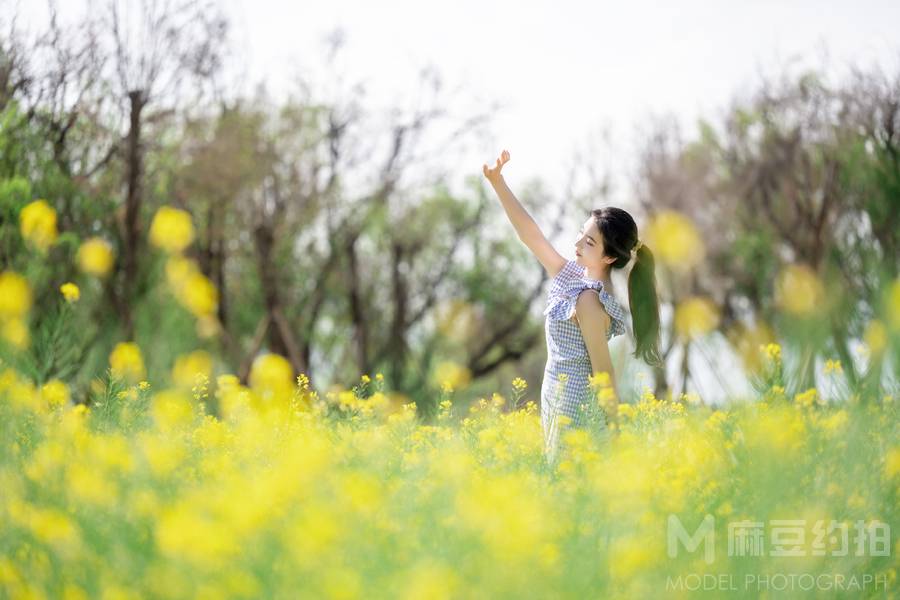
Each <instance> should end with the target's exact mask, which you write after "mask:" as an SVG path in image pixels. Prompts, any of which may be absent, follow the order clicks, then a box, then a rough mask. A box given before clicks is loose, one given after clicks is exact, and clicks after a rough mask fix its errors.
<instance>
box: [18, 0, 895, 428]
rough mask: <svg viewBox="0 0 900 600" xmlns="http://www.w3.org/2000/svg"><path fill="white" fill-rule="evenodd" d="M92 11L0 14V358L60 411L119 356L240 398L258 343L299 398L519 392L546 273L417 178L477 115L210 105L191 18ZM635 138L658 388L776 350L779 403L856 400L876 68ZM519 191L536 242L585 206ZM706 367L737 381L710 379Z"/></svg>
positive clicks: (216, 27) (877, 238)
mask: <svg viewBox="0 0 900 600" xmlns="http://www.w3.org/2000/svg"><path fill="white" fill-rule="evenodd" d="M116 6H117V3H115V2H113V3H110V4H109V5H108V6H104V7H103V10H100V11H98V12H97V13H96V14H91V15H87V16H85V17H84V18H83V20H82V21H80V22H77V23H74V24H70V25H65V26H64V25H61V24H60V23H58V22H57V20H56V19H51V21H50V23H49V24H48V27H47V29H46V30H45V31H44V32H42V33H41V34H40V35H37V36H26V35H23V34H21V33H20V32H18V31H17V30H16V28H15V24H14V20H13V21H10V20H5V21H3V22H2V25H3V28H2V31H0V266H2V271H4V272H5V273H13V274H20V275H22V276H23V277H24V278H25V280H26V281H27V282H28V287H29V290H30V291H29V293H30V295H31V296H30V299H29V300H28V302H26V304H27V305H28V307H29V308H30V310H21V309H17V308H15V306H13V305H15V304H16V303H15V302H9V303H8V304H9V307H7V310H6V313H5V314H4V315H3V319H4V323H3V332H4V335H3V338H4V340H5V342H4V344H5V351H4V355H5V356H6V360H8V361H14V362H16V364H17V365H18V367H19V368H20V369H22V370H23V372H25V373H27V374H29V375H30V376H31V377H33V378H34V379H35V380H36V382H37V383H43V382H45V381H47V380H49V379H51V378H62V379H66V380H67V381H71V385H72V387H73V399H74V400H75V401H85V400H86V399H87V398H88V394H89V392H90V382H91V379H92V378H93V377H96V376H97V375H98V374H99V373H102V372H103V371H104V370H105V369H106V368H107V366H109V365H110V364H111V363H112V362H114V361H113V360H112V356H111V353H113V352H114V349H115V348H117V347H121V346H117V345H118V344H120V343H123V342H134V343H135V344H136V345H137V347H138V348H139V349H140V360H141V361H142V362H143V363H145V368H146V376H147V377H148V378H149V379H151V380H153V381H154V382H158V383H155V385H160V386H161V385H164V383H165V382H168V381H171V380H172V379H174V378H175V371H176V365H177V364H178V361H179V360H181V361H182V364H183V361H184V360H187V359H186V358H185V357H188V356H202V357H206V358H204V359H203V360H202V361H201V362H203V364H204V365H205V366H204V369H205V370H209V371H210V373H208V374H209V375H213V374H215V373H219V374H222V373H235V374H237V375H238V377H239V380H240V381H241V382H242V383H244V382H246V381H247V379H248V377H249V375H250V371H251V365H252V364H253V361H254V359H255V358H256V357H257V356H258V355H259V354H260V353H265V352H269V353H276V354H279V355H281V356H283V357H285V358H286V359H287V361H288V362H289V363H290V366H291V369H292V371H293V375H295V376H296V375H297V374H300V373H306V374H308V375H309V376H310V379H311V381H312V384H313V385H315V386H319V387H322V386H325V385H335V386H337V387H340V388H342V389H346V387H347V386H349V385H351V384H352V382H353V381H355V380H357V378H358V377H359V376H360V374H374V373H376V372H378V373H384V376H385V378H386V379H387V381H388V383H389V387H390V388H391V389H393V390H396V391H397V393H399V394H401V395H405V396H409V397H411V398H415V399H416V401H418V402H420V408H423V406H422V404H421V403H425V404H426V405H427V406H426V408H429V409H431V410H433V409H434V408H435V406H436V404H437V399H438V398H439V396H438V391H439V390H440V389H441V388H442V387H443V388H444V390H445V391H446V389H447V388H448V386H449V388H451V389H453V390H459V391H463V390H465V391H466V393H467V394H468V395H469V397H470V398H474V397H476V396H477V395H479V394H482V395H483V394H489V393H490V392H489V390H498V389H503V383H502V382H505V381H509V380H510V379H512V377H513V376H515V375H520V374H521V375H524V376H525V378H526V379H528V380H529V381H535V382H539V380H540V377H541V373H542V370H543V365H544V361H545V359H546V349H545V345H544V337H543V335H544V333H543V324H542V322H541V321H540V318H539V317H540V312H539V311H538V306H539V305H540V304H541V302H542V301H543V296H544V285H545V281H546V277H545V274H544V273H543V271H542V270H540V268H539V265H537V264H536V262H535V261H533V260H532V259H531V257H530V256H529V255H528V254H527V250H526V249H525V248H524V247H523V246H522V245H521V244H520V243H519V242H518V240H516V239H515V237H514V236H513V235H512V233H513V232H512V230H511V229H510V228H509V227H508V224H507V223H506V222H505V221H504V220H503V214H502V211H501V210H499V207H497V206H493V202H492V199H491V196H490V195H489V194H488V193H487V192H486V190H485V187H484V185H483V183H482V182H481V177H480V164H479V165H477V166H476V165H473V169H472V173H473V175H472V178H471V180H470V182H471V185H470V186H469V189H468V190H467V192H466V193H464V194H462V195H456V194H452V193H450V192H449V191H448V186H447V185H446V180H445V176H444V174H442V173H440V172H435V171H434V170H433V169H431V168H430V167H431V165H432V164H433V161H434V160H435V157H434V156H431V155H429V154H428V152H427V148H428V147H439V148H441V151H442V152H443V151H448V150H449V149H450V148H452V147H453V146H454V145H460V144H464V143H467V142H468V141H471V140H472V139H473V138H474V137H475V136H477V135H478V133H479V130H480V128H481V126H482V124H483V123H484V121H485V120H486V119H487V118H489V116H490V115H489V113H488V112H487V111H486V112H485V114H483V115H467V117H466V118H465V119H464V120H463V119H459V120H457V121H454V120H453V118H452V117H450V116H449V111H448V110H447V106H446V105H445V104H446V103H448V102H450V101H452V98H451V97H450V96H449V95H448V94H437V93H435V94H434V96H435V97H436V98H440V99H441V101H440V102H438V101H434V102H433V103H432V104H429V103H428V102H426V101H423V102H422V104H421V105H417V106H414V107H413V108H412V109H403V108H400V107H398V108H397V109H396V110H394V111H391V113H390V116H389V117H384V116H382V115H377V116H376V117H375V118H373V117H372V115H373V114H374V112H373V111H372V110H371V109H370V108H369V107H367V106H366V102H367V100H366V98H365V94H364V93H363V92H362V91H361V90H360V89H358V88H357V87H352V86H351V87H350V88H349V89H348V90H346V91H344V92H342V93H341V94H338V95H337V97H332V98H329V99H327V100H326V99H324V98H323V97H320V96H317V95H316V92H315V91H314V88H313V86H312V85H309V84H308V83H304V84H301V85H300V86H299V89H300V92H299V93H298V94H297V95H295V96H294V97H292V98H290V99H288V100H285V101H277V102H276V101H275V100H273V99H272V98H271V97H270V96H269V95H268V94H267V92H266V90H265V89H264V88H262V87H261V88H259V89H258V91H257V92H256V93H255V94H254V95H253V96H252V97H234V96H233V95H231V94H229V93H228V90H227V85H226V83H225V82H226V81H227V78H226V77H225V73H226V71H227V68H228V59H229V56H230V53H231V52H233V47H232V45H231V42H230V39H229V35H228V34H229V27H228V22H227V20H226V19H225V17H224V16H223V15H222V14H221V13H220V12H219V11H218V9H217V8H216V6H215V4H214V3H206V2H186V3H181V4H179V5H178V8H177V10H167V11H164V12H162V11H161V12H158V13H154V12H153V8H154V6H158V5H155V4H153V3H144V6H145V7H146V8H147V10H146V11H145V13H146V14H145V15H144V16H143V18H138V19H137V20H135V19H127V18H125V16H123V15H122V14H121V13H120V12H119V11H117V10H116ZM138 36H140V38H139V39H141V40H143V43H141V44H136V43H134V39H138ZM338 49H339V48H334V50H335V51H337V50H338ZM323 60H328V58H327V57H326V58H323ZM422 85H423V88H425V87H428V86H431V87H433V89H434V91H435V92H437V90H438V89H439V85H440V84H439V78H432V77H431V76H430V75H429V74H424V75H423V81H422ZM446 122H449V127H450V129H451V131H452V134H451V135H449V136H448V137H447V139H446V140H445V142H444V143H440V144H436V145H433V146H428V144H426V143H425V142H424V140H426V139H430V138H433V137H434V136H437V135H439V134H438V133H435V132H436V131H441V129H440V128H441V127H446V126H447V125H446ZM645 131H646V137H645V139H644V140H642V145H641V152H640V156H639V161H638V164H639V168H638V169H637V171H636V173H635V177H634V182H633V183H634V188H633V194H632V196H631V197H632V202H631V203H630V204H628V205H627V206H623V207H624V208H626V209H627V210H629V211H630V212H632V213H633V214H634V215H635V216H636V218H637V220H638V223H639V227H640V229H641V231H642V237H643V238H644V239H645V243H647V244H648V245H649V247H650V248H651V249H652V250H653V251H654V253H655V254H656V255H657V258H658V260H659V263H658V265H659V271H658V274H657V275H658V279H659V283H660V298H661V301H662V303H663V305H664V314H665V315H668V317H669V318H667V319H666V320H665V323H664V325H665V331H664V339H663V351H664V354H665V356H666V359H667V364H668V368H667V369H665V370H663V369H660V370H659V371H657V372H654V373H652V377H651V378H652V388H653V391H654V392H655V393H656V395H657V396H659V397H666V396H668V397H672V396H673V395H677V394H678V393H683V392H687V391H691V390H696V389H697V385H696V384H697V381H698V379H699V378H702V377H704V375H703V374H701V373H699V371H706V372H707V375H706V376H707V377H709V376H710V375H709V373H710V372H711V373H712V375H711V376H713V377H715V378H718V379H719V380H720V381H727V380H729V379H732V378H736V377H738V376H741V375H742V374H741V373H740V370H743V371H744V372H746V373H748V374H751V375H752V374H753V373H754V372H756V371H758V370H759V369H760V368H761V365H760V363H759V361H760V352H759V347H760V346H761V345H765V344H768V343H770V342H778V343H780V344H781V345H782V347H783V348H784V352H785V354H786V359H787V358H788V356H791V357H793V359H792V360H793V361H794V362H793V363H792V368H791V379H790V380H789V381H787V382H786V384H787V385H788V386H789V393H797V392H800V391H802V390H806V389H808V388H809V387H811V386H813V385H814V383H815V369H816V365H817V364H821V363H822V362H823V361H824V360H826V359H828V360H831V359H835V360H840V362H841V365H842V366H843V369H842V371H841V373H842V376H843V377H845V378H846V381H847V383H848V385H849V386H851V389H853V390H855V391H857V392H858V393H861V394H863V396H865V397H875V398H878V397H880V394H881V393H882V386H884V385H885V384H886V382H887V381H889V380H890V377H892V376H894V377H895V375H896V373H897V371H898V370H897V365H898V361H900V358H898V352H897V351H896V350H897V337H898V331H900V279H898V258H900V256H898V253H900V245H898V232H900V223H898V212H900V156H898V153H900V73H894V74H884V73H882V72H879V71H875V70H873V71H863V70H857V71H854V76H853V77H852V78H850V79H849V80H847V81H844V82H842V83H840V84H835V85H829V84H826V83H825V82H824V81H823V80H822V78H821V77H820V75H818V74H817V73H815V72H810V73H805V74H803V75H802V76H800V77H799V78H797V77H789V76H783V77H781V78H775V79H773V80H764V81H762V82H761V83H760V84H759V86H758V88H757V89H756V90H755V91H754V92H753V93H752V94H751V95H750V96H749V97H746V98H741V99H739V100H735V101H734V103H733V105H732V106H730V107H728V109H727V110H726V111H724V113H723V116H722V117H721V118H720V119H718V120H715V121H714V120H712V119H710V120H702V121H700V122H699V123H698V124H697V130H696V131H695V132H692V135H689V136H685V135H683V134H682V132H681V131H680V129H679V127H678V125H677V123H676V122H675V121H674V120H668V119H659V120H650V119H648V122H647V123H646V128H645ZM485 158H486V159H487V158H490V157H485ZM586 160H587V161H588V162H590V160H591V158H590V157H588V158H587V159H586ZM567 192H568V191H567ZM517 193H518V194H519V197H520V198H521V199H522V201H523V203H524V204H526V205H527V206H528V207H529V210H530V211H531V212H532V213H533V215H534V216H535V218H536V220H538V222H539V223H541V224H542V226H543V227H544V228H545V232H546V233H547V235H548V237H550V238H553V237H556V236H557V235H558V234H559V232H560V231H563V230H564V228H565V227H566V226H568V222H569V220H571V219H574V220H573V221H571V222H572V223H576V222H580V221H579V219H581V218H582V217H580V216H579V214H575V213H576V212H578V211H579V210H582V209H584V214H587V210H588V209H590V208H594V207H597V206H600V205H602V204H604V203H606V200H607V198H606V196H605V195H604V192H603V190H602V189H600V190H599V191H596V193H593V194H591V195H590V196H589V197H587V198H583V199H582V200H580V201H578V204H579V206H578V208H574V206H573V205H574V203H573V200H572V195H566V196H565V197H558V198H554V197H553V195H552V194H549V193H547V192H546V191H544V190H543V188H542V186H541V185H540V182H534V183H533V184H532V185H529V186H527V187H526V188H525V189H521V190H517ZM37 200H43V201H44V202H45V204H35V201H37ZM582 204H584V206H581V205H582ZM547 207H551V208H553V207H556V208H558V209H560V210H559V211H558V212H556V213H553V214H551V211H550V210H548V208H547ZM170 208H171V209H177V210H176V211H172V212H169V209H170ZM26 209H27V211H26ZM554 214H555V215H556V216H554ZM157 219H158V221H157ZM51 221H52V223H51ZM154 228H157V230H156V233H155V234H154ZM42 232H43V233H42ZM559 250H560V251H561V252H563V253H564V254H565V253H566V252H567V251H568V250H569V249H568V248H559ZM65 282H74V283H75V284H76V285H77V286H78V288H79V289H80V298H79V300H78V301H77V302H65V301H64V300H63V297H62V296H61V294H60V286H61V285H62V284H63V283H65ZM6 284H8V286H10V287H6V288H4V290H2V291H3V293H5V294H12V293H13V292H14V290H16V289H19V288H16V285H17V284H16V283H15V281H13V279H8V281H7V282H6ZM6 284H4V285H6ZM622 289H625V286H624V285H623V286H622ZM10 290H13V291H10ZM16 293H17V292H16ZM10 297H12V296H10ZM20 304H21V303H20ZM536 305H538V306H536ZM628 343H630V342H628ZM194 351H202V352H203V353H204V354H202V355H191V354H190V353H192V352H194ZM726 352H731V353H733V354H734V355H735V356H736V357H738V358H739V359H740V362H739V363H736V364H739V365H740V367H739V369H738V370H734V372H731V371H730V370H729V369H724V368H723V367H722V366H721V364H718V363H717V362H716V358H717V357H719V356H721V355H722V354H723V353H726ZM129 356H130V355H129ZM626 356H627V355H626V353H624V352H622V353H618V354H617V362H618V363H619V364H621V365H622V367H621V368H622V369H624V370H626V371H627V370H628V369H637V368H638V367H639V365H633V364H632V365H628V364H625V363H624V361H625V357H626ZM698 356H699V357H700V358H701V359H702V360H698V359H697V357H698ZM122 360H124V361H125V362H126V363H127V362H128V360H129V359H122ZM204 361H205V362H204ZM786 362H788V361H787V360H786ZM442 384H444V385H443V386H442ZM539 387H540V386H539V385H535V386H533V387H532V389H533V390H538V389H539ZM632 393H634V394H638V395H639V394H640V393H641V390H621V391H620V394H621V397H622V398H623V399H629V398H631V397H632ZM427 398H432V400H427Z"/></svg>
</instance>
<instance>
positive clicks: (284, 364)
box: [249, 353, 294, 402]
mask: <svg viewBox="0 0 900 600" xmlns="http://www.w3.org/2000/svg"><path fill="white" fill-rule="evenodd" d="M249 383H250V387H251V388H252V389H253V390H254V391H255V392H257V393H259V394H260V396H261V397H262V398H263V400H265V401H269V402H271V401H287V400H290V398H291V395H292V394H293V391H294V368H293V367H292V366H291V363H290V361H288V359H286V358H285V357H283V356H281V355H280V354H274V353H268V354H261V355H260V356H257V357H256V360H254V361H253V366H252V367H251V368H250V377H249Z"/></svg>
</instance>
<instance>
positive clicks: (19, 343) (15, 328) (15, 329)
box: [0, 319, 31, 350]
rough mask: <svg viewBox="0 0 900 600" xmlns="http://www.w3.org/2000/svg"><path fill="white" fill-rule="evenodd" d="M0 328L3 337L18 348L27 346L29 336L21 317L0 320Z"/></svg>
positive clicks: (26, 326) (22, 348) (21, 348)
mask: <svg viewBox="0 0 900 600" xmlns="http://www.w3.org/2000/svg"><path fill="white" fill-rule="evenodd" d="M0 330H2V335H3V339H5V340H6V341H7V342H9V343H10V344H12V345H13V346H15V347H16V348H18V349H19V350H24V349H25V348H27V347H28V342H29V340H30V339H31V336H30V334H29V333H28V325H26V324H25V321H23V320H22V319H7V320H0Z"/></svg>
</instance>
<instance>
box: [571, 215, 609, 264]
mask: <svg viewBox="0 0 900 600" xmlns="http://www.w3.org/2000/svg"><path fill="white" fill-rule="evenodd" d="M613 261H614V259H611V258H609V257H604V256H603V236H601V235H600V230H599V229H598V228H597V223H596V222H595V221H594V218H593V217H588V219H587V221H585V222H584V224H583V225H582V226H581V230H580V231H579V232H578V237H577V238H576V240H575V262H577V263H578V264H580V265H584V266H586V267H587V266H595V267H600V266H605V265H606V264H609V263H611V262H613Z"/></svg>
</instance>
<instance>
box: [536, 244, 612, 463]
mask: <svg viewBox="0 0 900 600" xmlns="http://www.w3.org/2000/svg"><path fill="white" fill-rule="evenodd" d="M586 289H593V290H596V291H597V293H598V294H599V295H600V302H602V303H603V307H604V308H605V309H606V312H607V314H609V317H610V320H611V323H610V326H609V328H608V329H607V331H606V339H607V341H609V340H610V339H612V338H613V337H614V336H617V335H623V334H624V333H625V331H626V328H625V311H624V310H623V309H622V306H621V305H620V304H619V302H618V301H617V300H616V298H615V297H614V296H612V295H611V294H609V293H608V292H607V291H606V289H604V286H603V282H602V281H600V280H599V279H590V278H589V277H587V276H586V273H585V268H584V267H582V266H581V265H579V264H578V263H577V262H575V261H574V260H567V261H566V264H565V266H564V267H563V268H562V270H560V272H559V273H558V274H557V275H556V277H554V278H553V280H552V282H551V284H550V291H549V292H548V295H547V308H546V309H545V310H544V315H545V316H546V317H547V319H546V322H545V325H544V332H545V335H546V338H547V366H546V368H545V369H544V379H543V382H542V384H541V425H542V427H543V430H544V442H545V445H546V447H547V449H548V452H553V451H555V449H556V446H557V443H558V441H559V429H558V423H557V419H556V416H557V415H560V414H562V415H566V416H568V417H569V418H571V419H572V422H571V425H572V426H579V425H582V424H583V419H582V418H581V416H582V415H583V414H584V413H583V411H581V410H579V407H580V406H581V404H582V403H584V402H587V401H589V400H590V399H591V393H590V386H589V382H588V376H589V375H590V374H591V373H592V368H591V359H590V356H589V355H588V351H587V346H586V345H585V343H584V338H583V337H582V335H581V328H580V326H579V325H578V323H577V322H576V321H575V319H574V317H575V302H576V300H577V299H578V294H579V293H580V292H581V291H582V290H586ZM563 374H564V375H565V376H566V377H565V378H562V377H561V375H563ZM562 379H565V381H564V382H563V381H562Z"/></svg>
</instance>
